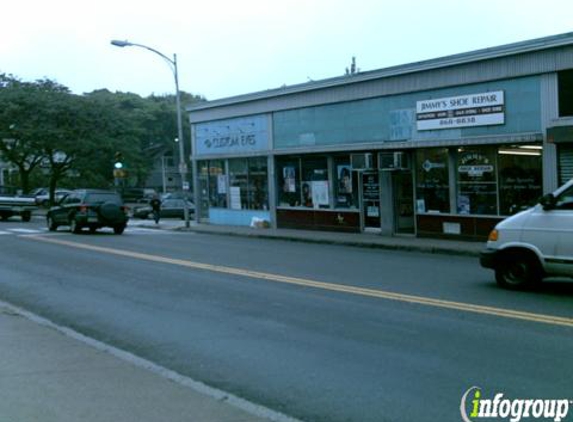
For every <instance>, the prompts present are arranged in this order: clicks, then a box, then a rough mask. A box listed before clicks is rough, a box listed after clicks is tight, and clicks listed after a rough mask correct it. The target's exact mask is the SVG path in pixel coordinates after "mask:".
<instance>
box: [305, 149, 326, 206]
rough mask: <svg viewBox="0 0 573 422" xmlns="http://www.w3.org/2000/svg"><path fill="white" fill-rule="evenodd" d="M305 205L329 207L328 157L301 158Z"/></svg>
mask: <svg viewBox="0 0 573 422" xmlns="http://www.w3.org/2000/svg"><path fill="white" fill-rule="evenodd" d="M301 167H302V171H301V174H302V182H301V183H302V185H301V191H302V198H301V201H302V202H301V204H302V206H303V207H310V208H313V207H314V208H329V207H330V198H329V194H328V187H329V186H328V165H327V162H326V157H309V158H302V159H301Z"/></svg>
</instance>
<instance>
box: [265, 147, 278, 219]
mask: <svg viewBox="0 0 573 422" xmlns="http://www.w3.org/2000/svg"><path fill="white" fill-rule="evenodd" d="M267 184H268V187H269V212H270V214H271V221H270V223H271V227H272V228H273V229H276V228H277V182H276V178H275V157H273V156H272V155H269V156H268V157H267Z"/></svg>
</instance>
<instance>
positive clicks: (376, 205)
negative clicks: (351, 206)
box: [360, 171, 380, 230]
mask: <svg viewBox="0 0 573 422" xmlns="http://www.w3.org/2000/svg"><path fill="white" fill-rule="evenodd" d="M361 175H362V176H361V179H360V182H361V186H360V187H361V191H362V214H363V215H362V221H363V223H364V224H363V227H364V230H368V229H370V230H372V229H376V230H380V177H379V174H378V172H377V171H369V172H364V173H361Z"/></svg>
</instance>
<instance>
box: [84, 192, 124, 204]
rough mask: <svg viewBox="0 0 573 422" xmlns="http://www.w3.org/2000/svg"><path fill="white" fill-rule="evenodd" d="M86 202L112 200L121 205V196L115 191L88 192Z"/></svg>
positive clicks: (94, 202) (93, 202)
mask: <svg viewBox="0 0 573 422" xmlns="http://www.w3.org/2000/svg"><path fill="white" fill-rule="evenodd" d="M85 202H87V203H90V204H96V203H103V202H112V203H114V204H117V205H121V198H120V196H119V195H118V194H116V193H113V192H109V193H108V192H97V193H88V194H87V195H86V198H85Z"/></svg>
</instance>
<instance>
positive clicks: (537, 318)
mask: <svg viewBox="0 0 573 422" xmlns="http://www.w3.org/2000/svg"><path fill="white" fill-rule="evenodd" d="M26 237H27V238H33V239H35V240H40V241H42V242H48V243H54V244H58V245H63V246H69V247H72V248H79V249H86V250H91V251H95V252H101V253H106V254H112V255H117V256H123V257H128V258H134V259H140V260H145V261H151V262H158V263H163V264H171V265H177V266H181V267H187V268H193V269H198V270H204V271H212V272H216V273H223V274H231V275H239V276H243V277H249V278H256V279H261V280H267V281H273V282H276V283H285V284H291V285H296V286H303V287H311V288H315V289H322V290H329V291H335V292H342V293H350V294H354V295H360V296H368V297H374V298H378V299H387V300H394V301H399V302H407V303H415V304H419V305H425V306H433V307H438V308H444V309H454V310H458V311H463V312H472V313H478V314H485V315H493V316H497V317H503V318H512V319H519V320H524V321H532V322H539V323H544V324H552V325H561V326H566V327H573V318H566V317H559V316H554V315H545V314H536V313H531V312H523V311H516V310H512V309H503V308H496V307H491V306H483V305H474V304H471V303H464V302H455V301H449V300H441V299H432V298H429V297H424V296H414V295H408V294H402V293H393V292H388V291H384V290H376V289H370V288H364V287H356V286H349V285H344V284H335V283H327V282H323V281H315V280H309V279H304V278H297V277H288V276H282V275H278V274H271V273H264V272H260V271H251V270H244V269H241V268H233V267H226V266H222V265H212V264H205V263H201V262H194V261H188V260H184V259H175V258H167V257H164V256H159V255H151V254H146V253H140V252H132V251H127V250H121V249H113V248H107V247H102V246H95V245H87V244H84V243H79V242H72V241H68V240H62V239H57V238H54V237H47V236H40V235H28V236H26Z"/></svg>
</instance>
